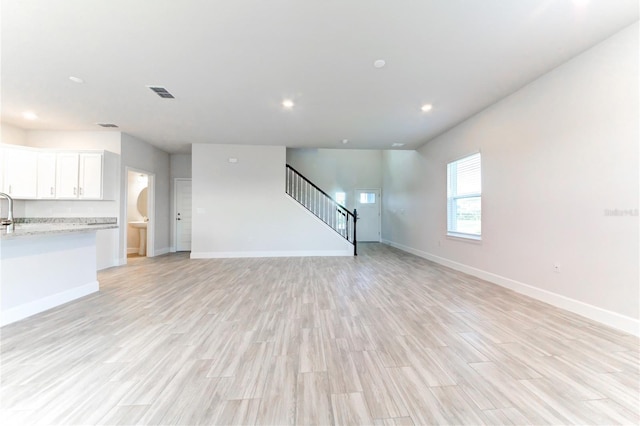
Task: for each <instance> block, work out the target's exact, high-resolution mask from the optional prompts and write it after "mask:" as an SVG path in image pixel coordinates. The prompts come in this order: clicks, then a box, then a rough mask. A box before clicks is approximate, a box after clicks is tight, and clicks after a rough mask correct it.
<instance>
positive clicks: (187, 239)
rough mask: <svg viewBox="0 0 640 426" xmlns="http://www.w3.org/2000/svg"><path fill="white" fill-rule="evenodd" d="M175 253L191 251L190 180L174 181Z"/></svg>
mask: <svg viewBox="0 0 640 426" xmlns="http://www.w3.org/2000/svg"><path fill="white" fill-rule="evenodd" d="M174 194H175V204H174V205H175V206H176V207H175V208H176V211H175V223H176V239H175V241H176V251H191V179H182V178H178V179H176V180H175V186H174Z"/></svg>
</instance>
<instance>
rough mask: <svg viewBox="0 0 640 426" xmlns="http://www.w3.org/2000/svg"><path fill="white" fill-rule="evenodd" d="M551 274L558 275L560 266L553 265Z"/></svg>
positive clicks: (557, 264)
mask: <svg viewBox="0 0 640 426" xmlns="http://www.w3.org/2000/svg"><path fill="white" fill-rule="evenodd" d="M553 272H555V273H557V274H559V273H560V264H559V263H554V264H553Z"/></svg>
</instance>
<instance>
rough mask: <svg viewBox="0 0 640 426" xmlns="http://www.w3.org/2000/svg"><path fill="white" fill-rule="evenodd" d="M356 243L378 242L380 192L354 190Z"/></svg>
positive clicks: (376, 190)
mask: <svg viewBox="0 0 640 426" xmlns="http://www.w3.org/2000/svg"><path fill="white" fill-rule="evenodd" d="M355 206H356V209H357V210H358V223H357V236H356V239H357V241H376V242H380V190H379V189H356V202H355Z"/></svg>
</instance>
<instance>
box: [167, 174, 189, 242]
mask: <svg viewBox="0 0 640 426" xmlns="http://www.w3.org/2000/svg"><path fill="white" fill-rule="evenodd" d="M178 182H191V191H193V179H192V178H174V179H173V220H172V221H171V226H173V232H172V234H173V251H174V252H177V251H178V227H177V226H176V217H177V216H178ZM192 210H193V209H192ZM191 215H192V218H191V220H193V211H192V212H191Z"/></svg>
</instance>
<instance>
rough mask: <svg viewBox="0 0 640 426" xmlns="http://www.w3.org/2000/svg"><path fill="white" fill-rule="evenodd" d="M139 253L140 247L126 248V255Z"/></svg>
mask: <svg viewBox="0 0 640 426" xmlns="http://www.w3.org/2000/svg"><path fill="white" fill-rule="evenodd" d="M139 251H140V247H127V254H134V253H138V252H139Z"/></svg>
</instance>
